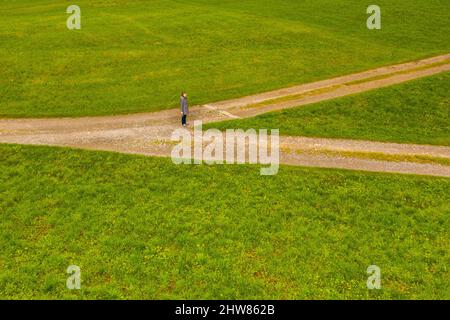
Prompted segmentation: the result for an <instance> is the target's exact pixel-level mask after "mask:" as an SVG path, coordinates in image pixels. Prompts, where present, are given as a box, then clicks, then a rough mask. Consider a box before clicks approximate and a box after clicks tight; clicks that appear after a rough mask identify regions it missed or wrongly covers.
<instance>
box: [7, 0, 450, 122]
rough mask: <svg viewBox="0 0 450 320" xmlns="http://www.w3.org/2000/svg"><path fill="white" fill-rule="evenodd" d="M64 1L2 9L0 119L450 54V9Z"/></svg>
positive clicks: (269, 84) (218, 93)
mask: <svg viewBox="0 0 450 320" xmlns="http://www.w3.org/2000/svg"><path fill="white" fill-rule="evenodd" d="M76 4H77V5H79V6H80V7H81V10H82V29H81V30H79V31H70V30H67V28H66V19H67V17H68V15H67V14H66V12H65V10H66V7H67V6H68V5H69V4H68V3H67V1H61V0H57V1H55V0H52V1H50V0H33V1H31V0H19V1H14V2H11V1H10V2H8V1H3V2H2V3H1V4H0V15H1V16H2V19H0V71H1V77H0V116H3V117H13V116H16V117H31V116H40V117H47V116H80V115H103V114H114V113H131V112H142V111H155V110H159V109H167V108H172V107H176V106H177V103H178V95H179V93H180V91H182V90H186V91H188V92H189V93H190V96H191V103H192V104H198V103H206V102H211V101H216V100H222V99H227V98H232V97H238V96H243V95H246V94H251V93H256V92H262V91H266V90H270V89H276V88H280V87H286V86H291V85H294V84H299V83H305V82H309V81H313V80H318V79H324V78H329V77H333V76H337V75H341V74H345V73H352V72H356V71H361V70H365V69H370V68H373V67H376V66H380V65H386V64H391V63H396V62H401V61H406V60H413V59H418V58H422V57H425V56H431V55H436V54H441V53H447V52H449V51H450V41H449V40H450V38H449V35H450V25H449V23H448V21H449V20H450V10H448V9H450V7H449V2H448V1H446V0H398V1H389V0H379V1H378V2H377V4H378V5H379V6H380V7H381V8H382V30H368V29H367V28H366V18H367V14H366V8H367V7H368V6H369V5H370V4H372V2H366V1H360V0H345V1H344V0H341V1H336V0H305V1H297V0H276V1H275V0H270V1H264V2H263V3H262V2H261V1H260V0H247V1H238V0H228V1H209V0H208V1H207V0H188V1H169V0H152V1H137V0H132V1H128V0H127V1H125V0H114V1H101V0H90V1H87V0H79V1H77V3H76Z"/></svg>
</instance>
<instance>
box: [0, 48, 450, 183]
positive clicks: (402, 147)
mask: <svg viewBox="0 0 450 320" xmlns="http://www.w3.org/2000/svg"><path fill="white" fill-rule="evenodd" d="M446 71H450V54H447V55H442V56H438V57H433V58H429V59H424V60H420V61H415V62H409V63H405V64H400V65H395V66H388V67H382V68H378V69H374V70H370V71H365V72H361V73H357V74H352V75H347V76H343V77H338V78H334V79H330V80H324V81H318V82H314V83H310V84H304V85H299V86H295V87H292V88H286V89H281V90H275V91H271V92H267V93H262V94H257V95H252V96H248V97H243V98H240V99H233V100H228V101H221V102H216V103H211V104H207V105H203V106H195V107H192V108H191V117H190V119H191V121H193V120H196V119H197V120H202V121H203V122H204V123H207V122H215V121H222V120H228V119H233V118H243V117H250V116H255V115H258V114H262V113H265V112H269V111H273V110H281V109H285V108H291V107H297V106H301V105H306V104H310V103H315V102H319V101H324V100H328V99H334V98H337V97H341V96H345V95H349V94H355V93H359V92H364V91H367V90H372V89H376V88H381V87H385V86H390V85H393V84H397V83H402V82H405V81H409V80H412V79H417V78H421V77H426V76H430V75H433V74H437V73H440V72H446ZM176 128H179V111H178V109H176V110H164V111H159V112H154V113H143V114H133V115H119V116H106V117H84V118H57V119H0V142H3V143H18V144H33V145H52V146H68V147H75V148H84V149H94V150H108V151H115V152H124V153H133V154H144V155H151V156H169V155H170V152H171V149H172V146H173V143H171V142H170V137H171V134H172V132H173V130H175V129H176ZM281 149H282V151H281V152H282V154H281V162H282V163H285V164H291V165H302V166H314V167H329V168H345V169H353V170H365V171H379V172H397V173H405V174H421V175H433V176H444V177H450V166H446V165H439V164H430V163H417V162H405V161H403V162H401V161H397V162H394V161H381V160H375V159H361V158H357V157H351V156H350V157H349V156H345V157H344V156H340V155H336V154H334V155H330V154H329V153H328V151H330V150H332V151H339V152H363V153H367V154H369V153H377V154H387V155H397V156H405V155H406V156H426V157H439V158H445V159H450V147H441V146H424V145H411V144H393V143H380V142H368V141H355V140H342V139H319V138H303V137H281ZM287 149H289V150H291V151H289V152H288V151H286V150H287ZM283 150H284V151H283ZM292 150H296V151H304V150H314V151H315V153H314V154H312V153H308V152H306V153H302V152H292ZM321 151H323V152H321Z"/></svg>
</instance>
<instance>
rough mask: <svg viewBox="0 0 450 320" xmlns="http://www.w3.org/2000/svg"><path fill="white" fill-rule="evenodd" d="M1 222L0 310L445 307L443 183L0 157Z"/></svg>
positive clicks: (71, 156)
mask: <svg viewBox="0 0 450 320" xmlns="http://www.w3.org/2000/svg"><path fill="white" fill-rule="evenodd" d="M0 212H1V219H0V246H1V250H0V298H2V299H23V298H33V299H36V298H44V299H47V298H58V299H59V298H69V299H72V298H73V299H78V298H80V299H87V298H92V299H93V298H102V299H111V298H114V299H116V298H117V299H122V298H137V299H144V298H147V299H165V298H168V299H187V298H188V299H204V298H207V299H235V298H239V299H294V298H297V299H304V298H313V299H321V298H324V299H331V298H355V299H378V298H387V299H433V298H437V299H449V298H450V292H449V286H448V284H449V280H450V279H449V271H448V261H449V260H448V259H449V250H448V249H449V247H450V243H449V237H448V232H449V227H450V226H449V221H450V219H449V214H450V180H449V179H444V178H431V177H418V176H402V175H387V174H373V173H358V172H350V171H339V170H324V169H305V168H297V167H288V166H283V167H281V170H280V173H279V174H278V175H277V176H273V177H262V176H260V175H259V168H258V167H257V166H213V167H209V166H186V165H183V166H175V165H173V164H172V163H171V162H170V160H169V159H154V158H145V157H141V156H129V155H119V154H113V153H106V152H88V151H75V150H69V149H54V148H49V147H28V146H12V145H1V146H0ZM72 264H75V265H78V266H79V267H81V276H82V290H81V291H76V292H75V291H69V290H67V289H66V277H67V276H68V275H67V274H66V273H65V271H66V269H67V267H68V266H69V265H72ZM372 264H376V265H378V266H379V267H380V268H381V270H382V289H381V290H379V291H369V290H367V287H366V279H367V277H368V275H367V274H366V269H367V267H368V266H369V265H372Z"/></svg>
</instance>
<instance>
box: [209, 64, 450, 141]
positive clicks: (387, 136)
mask: <svg viewBox="0 0 450 320" xmlns="http://www.w3.org/2000/svg"><path fill="white" fill-rule="evenodd" d="M207 128H218V129H222V130H224V129H227V128H233V129H234V128H245V129H248V128H255V129H257V128H268V129H277V128H278V129H280V134H281V135H291V136H307V137H326V138H347V139H363V140H375V141H386V142H401V143H418V144H433V145H445V146H449V145H450V73H443V74H439V75H436V76H432V77H428V78H424V79H419V80H414V81H410V82H407V83H404V84H400V85H396V86H392V87H388V88H382V89H377V90H373V91H370V92H365V93H360V94H356V95H352V96H348V97H343V98H339V99H334V100H330V101H324V102H321V103H317V104H312V105H307V106H301V107H298V108H293V109H288V110H283V111H278V112H271V113H266V114H263V115H260V116H256V117H253V118H248V119H242V120H232V121H225V122H220V123H212V124H208V125H205V129H207Z"/></svg>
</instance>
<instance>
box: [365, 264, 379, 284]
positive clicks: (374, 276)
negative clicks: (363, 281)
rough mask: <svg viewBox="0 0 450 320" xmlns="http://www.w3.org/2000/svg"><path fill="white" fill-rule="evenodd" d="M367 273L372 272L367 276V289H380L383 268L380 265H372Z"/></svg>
mask: <svg viewBox="0 0 450 320" xmlns="http://www.w3.org/2000/svg"><path fill="white" fill-rule="evenodd" d="M367 273H368V274H370V276H369V278H367V289H369V290H375V289H376V290H380V289H381V269H380V267H378V266H375V265H372V266H369V267H368V268H367Z"/></svg>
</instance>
